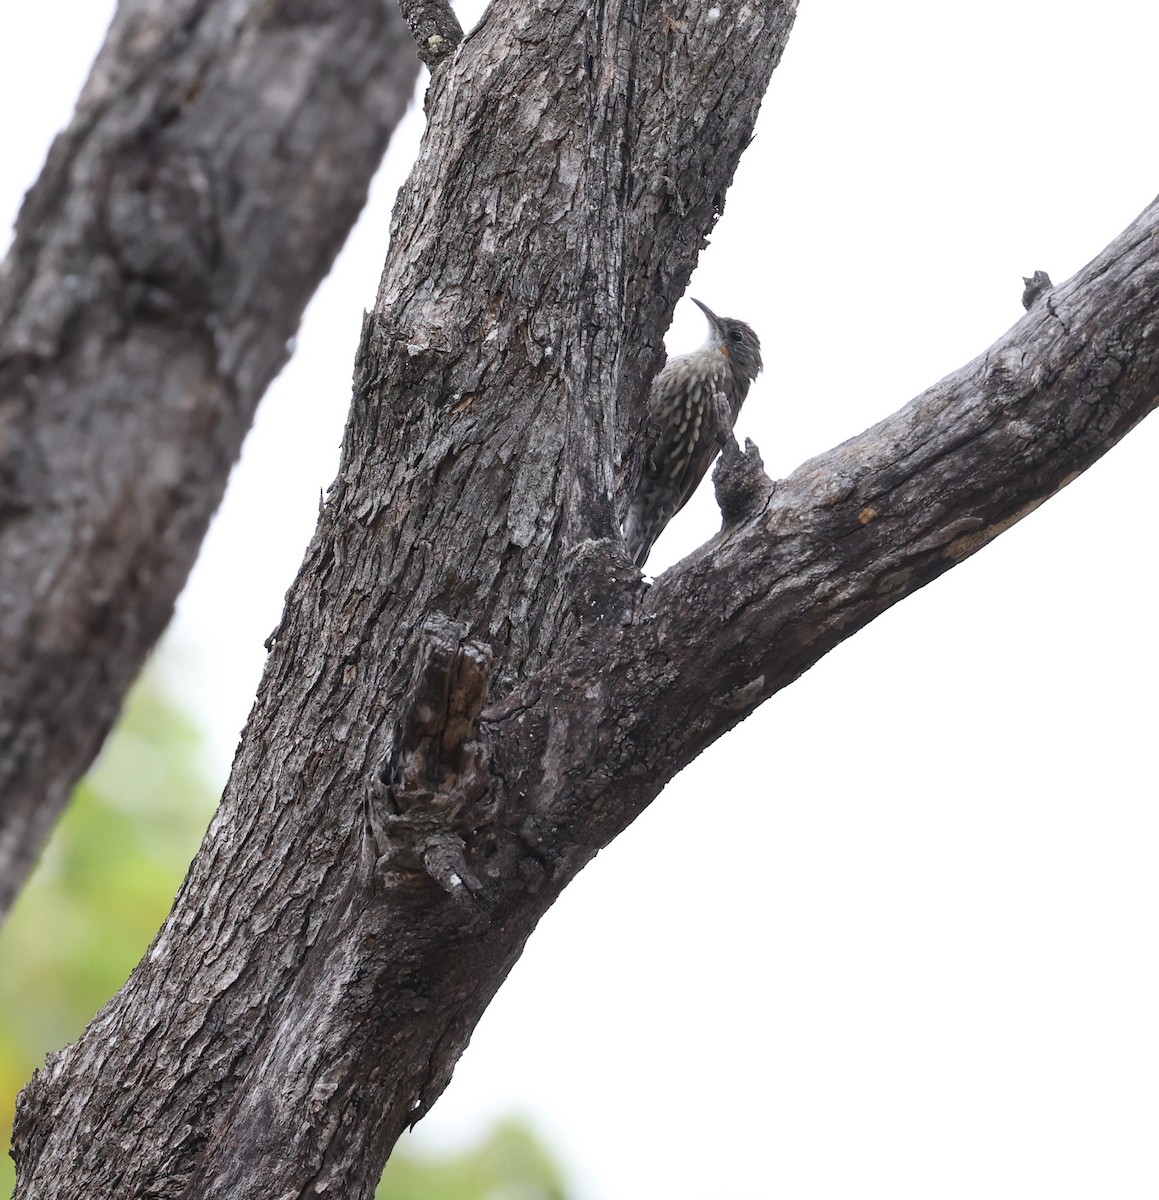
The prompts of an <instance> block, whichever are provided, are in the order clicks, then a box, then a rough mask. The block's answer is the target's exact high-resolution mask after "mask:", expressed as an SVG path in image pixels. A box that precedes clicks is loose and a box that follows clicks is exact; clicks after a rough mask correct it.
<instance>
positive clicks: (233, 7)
mask: <svg viewBox="0 0 1159 1200" xmlns="http://www.w3.org/2000/svg"><path fill="white" fill-rule="evenodd" d="M416 72H417V64H416V63H415V61H414V52H413V49H412V47H411V45H410V41H409V39H408V37H407V34H406V29H405V27H404V25H403V23H402V21H401V19H400V18H399V17H398V15H397V13H396V12H395V11H394V10H393V9H392V8H390V7H387V6H386V5H385V4H384V3H383V2H382V0H317V2H312V3H310V4H306V5H303V4H301V3H299V2H298V0H275V2H273V3H260V4H259V3H251V4H240V5H239V4H237V3H234V2H233V0H229V2H226V0H173V2H170V3H166V4H162V5H158V4H145V3H141V2H139V0H125V2H123V3H122V4H121V6H120V8H119V9H118V12H117V16H116V18H115V20H114V22H113V25H112V28H111V29H110V31H109V35H108V39H107V41H106V44H105V47H104V49H103V50H102V51H101V54H100V56H99V58H98V59H97V61H96V64H95V65H94V67H93V71H92V74H91V76H90V78H89V81H88V84H87V86H86V88H85V90H84V93H83V95H82V96H81V99H80V102H79V105H78V108H77V113H76V116H75V117H74V119H73V122H72V124H71V126H70V127H69V128H68V130H67V131H66V132H65V133H64V134H62V135H61V136H60V137H59V138H57V140H56V142H55V144H54V145H53V147H52V151H51V153H50V154H49V158H48V162H47V164H46V165H45V168H44V172H43V174H42V175H41V178H40V180H39V181H38V182H37V184H36V186H35V187H34V188H33V189H32V191H31V192H30V193H29V195H28V198H27V200H26V202H25V204H24V208H23V210H22V212H21V215H20V219H19V222H18V224H17V231H16V241H15V244H14V245H13V248H12V251H11V253H10V255H9V257H8V260H7V261H6V263H5V265H4V269H3V274H0V576H2V577H3V580H4V586H3V587H2V588H0V919H2V917H3V914H4V912H5V911H6V909H7V907H8V906H9V905H10V903H11V901H12V899H13V897H14V895H15V893H16V891H17V889H18V888H19V886H20V883H21V882H22V880H23V878H24V877H25V876H26V874H27V873H28V871H29V869H30V867H31V865H32V864H33V863H34V862H35V860H36V857H37V855H38V853H39V850H40V847H41V845H42V843H43V841H44V839H45V837H46V836H47V834H48V831H49V830H50V828H51V827H52V824H53V822H54V821H55V819H56V817H57V815H58V814H59V812H60V810H61V808H62V806H63V804H64V802H65V800H66V798H67V796H68V794H69V792H70V790H71V788H72V786H73V784H74V783H75V782H76V780H77V778H78V777H79V776H80V774H81V773H82V772H83V771H84V770H85V768H86V767H87V766H88V764H89V762H90V761H91V759H92V757H93V755H94V754H95V753H96V751H97V749H98V747H99V746H100V744H101V741H102V740H103V738H104V736H105V733H106V732H107V730H108V728H109V726H110V724H111V722H112V720H113V718H114V716H115V715H116V712H117V710H118V709H119V707H120V704H121V700H122V698H123V696H124V693H125V690H126V688H127V687H128V685H129V683H130V682H131V681H132V679H133V678H134V676H135V675H136V673H137V671H138V669H139V668H140V665H141V663H142V661H143V660H144V657H145V655H146V654H147V653H148V651H149V649H150V647H151V646H152V645H153V643H154V641H155V640H156V638H157V636H158V635H159V634H160V632H161V630H162V629H163V628H164V626H165V624H166V622H167V621H168V619H169V615H170V613H171V611H172V607H173V602H174V599H175V598H176V596H177V593H178V591H179V590H180V588H181V586H182V584H183V583H184V581H185V577H186V575H187V574H188V572H189V569H190V567H191V565H192V563H193V560H194V557H195V556H196V553H197V549H198V546H199V545H200V542H201V538H202V535H203V534H204V532H205V529H206V526H207V524H208V522H209V518H210V516H211V514H212V513H213V511H214V509H215V508H216V507H217V504H218V502H219V500H220V498H221V494H222V491H223V490H224V487H225V482H226V478H227V476H228V473H229V469H230V467H231V465H232V464H233V462H234V460H235V458H236V457H237V453H238V450H239V448H240V445H241V441H242V438H243V437H244V436H245V433H246V430H247V429H248V427H249V424H250V420H251V418H252V416H253V412H254V408H255V406H256V404H257V402H258V400H259V398H260V397H261V395H262V392H263V391H264V390H265V388H266V385H267V384H268V383H269V381H270V380H271V379H272V378H273V376H274V375H275V374H276V373H277V371H278V370H279V369H280V368H281V366H282V364H283V363H284V362H285V360H286V358H287V356H288V349H287V346H288V343H289V342H290V340H291V338H292V337H293V335H294V332H295V331H296V329H297V326H298V321H299V319H300V317H301V314H302V310H303V308H304V307H305V304H306V302H307V300H308V299H309V298H310V296H311V294H312V293H313V291H314V289H315V287H316V286H317V284H318V282H319V281H320V280H321V279H322V277H323V276H324V275H325V274H326V272H327V271H328V270H329V268H330V264H331V262H332V261H333V259H334V256H335V254H336V253H337V251H338V248H339V247H340V246H341V244H342V242H343V240H344V238H345V236H346V233H347V231H348V230H349V228H350V226H351V225H352V224H353V222H354V219H355V217H356V216H357V214H358V211H359V209H360V208H361V207H362V204H363V202H364V200H365V197H366V191H367V187H368V185H369V182H370V179H371V176H372V174H373V172H374V170H375V168H376V166H377V164H378V162H379V159H380V158H381V156H382V152H383V150H384V148H385V146H386V142H387V139H388V138H389V136H390V134H391V132H392V131H393V129H394V127H395V125H396V124H397V123H398V121H399V120H400V118H401V117H402V114H403V112H404V111H405V108H406V105H407V101H408V99H409V97H410V94H411V90H412V87H413V84H414V79H415V75H416Z"/></svg>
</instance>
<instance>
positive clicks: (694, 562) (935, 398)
mask: <svg viewBox="0 0 1159 1200" xmlns="http://www.w3.org/2000/svg"><path fill="white" fill-rule="evenodd" d="M1157 310H1159V199H1157V200H1156V201H1154V202H1153V203H1152V204H1151V205H1150V206H1149V207H1148V208H1147V209H1146V210H1145V211H1144V212H1143V213H1142V214H1141V215H1140V216H1139V218H1138V219H1137V220H1136V221H1135V222H1134V223H1133V224H1132V225H1131V226H1130V227H1129V228H1128V229H1127V230H1126V231H1124V233H1123V234H1122V235H1121V236H1120V237H1118V238H1117V239H1116V240H1115V241H1114V242H1113V243H1111V245H1109V246H1108V247H1107V248H1106V249H1105V250H1104V251H1103V252H1102V253H1101V254H1100V255H1099V256H1098V257H1097V258H1095V259H1094V260H1093V261H1092V262H1091V263H1089V264H1088V265H1087V266H1086V267H1085V268H1083V270H1082V271H1080V272H1079V273H1078V274H1077V275H1076V276H1075V277H1074V278H1073V279H1071V280H1069V281H1068V282H1066V283H1065V284H1062V285H1060V286H1059V287H1057V288H1054V290H1053V291H1052V292H1051V293H1050V295H1049V298H1048V299H1047V300H1046V301H1045V302H1044V303H1040V304H1036V305H1033V306H1032V308H1031V310H1030V311H1029V312H1028V313H1027V315H1026V316H1024V317H1023V318H1022V319H1021V320H1020V321H1019V322H1018V323H1017V324H1016V325H1015V326H1013V327H1012V328H1011V330H1010V331H1009V332H1008V333H1007V334H1006V335H1005V336H1004V337H1002V338H1000V339H999V340H998V341H997V342H996V343H995V344H994V345H993V346H991V347H990V349H989V350H988V351H986V352H985V353H984V354H982V355H979V356H978V357H977V358H975V359H974V360H973V361H972V362H970V363H967V364H966V365H965V366H963V367H962V368H960V369H959V370H958V371H956V372H954V373H953V374H951V375H949V376H947V377H946V378H945V379H943V380H941V381H940V382H939V383H937V384H935V385H934V386H933V387H932V388H930V389H929V390H928V391H926V392H924V393H923V394H922V395H920V396H918V397H917V398H916V399H915V400H913V401H911V403H909V404H908V405H906V406H905V407H904V408H902V409H901V410H899V411H898V412H897V413H895V414H894V415H893V416H891V417H888V418H887V419H886V420H884V421H882V422H880V423H879V424H878V425H875V426H873V427H872V428H871V429H868V430H866V431H865V433H863V434H861V435H860V436H859V437H856V438H852V439H851V440H849V441H847V442H845V443H843V444H842V445H840V446H838V447H836V448H835V449H833V450H831V451H829V452H828V453H826V454H823V455H820V456H819V457H817V458H814V459H812V460H811V461H809V462H807V463H805V464H804V465H803V466H801V467H800V468H799V469H798V470H797V471H795V472H794V473H793V474H792V475H791V476H789V478H788V479H785V480H782V481H781V482H780V483H778V484H777V487H776V490H775V492H773V493H772V494H771V495H770V494H769V493H767V492H763V491H760V490H759V489H758V490H757V494H758V497H759V503H758V504H756V505H755V506H754V507H753V508H751V509H750V512H749V516H748V519H747V520H746V521H745V523H744V524H743V525H740V526H733V527H731V528H730V527H729V522H728V521H727V519H726V528H725V529H724V531H722V532H721V533H720V534H719V535H718V536H717V537H716V538H714V539H713V540H712V541H711V542H709V543H707V544H706V545H705V546H704V547H702V548H701V549H700V550H699V551H697V552H696V553H695V554H693V555H691V556H689V557H688V558H687V559H685V560H684V561H683V562H681V563H678V564H677V565H676V566H674V567H673V568H672V569H671V570H669V571H667V572H665V574H663V575H662V576H661V577H660V578H659V579H658V580H657V581H656V583H655V584H654V586H653V587H652V588H651V589H650V590H649V591H648V592H647V594H646V595H645V596H644V598H643V600H642V603H641V604H640V605H639V608H638V611H637V612H636V614H635V615H634V617H633V619H632V620H631V621H630V622H623V621H616V622H609V623H608V624H607V625H606V626H605V628H604V631H603V637H601V638H599V639H593V638H588V639H585V640H584V641H582V642H579V643H577V644H576V645H575V646H573V648H572V650H571V651H570V653H568V654H566V655H563V656H561V659H560V661H559V662H558V663H553V664H551V665H549V666H547V667H545V668H544V669H543V670H542V671H541V672H539V673H537V674H536V675H535V676H533V677H532V678H531V679H529V680H528V681H527V683H526V684H525V685H524V686H523V687H522V688H519V689H516V690H515V691H514V692H512V693H511V695H509V696H508V697H507V698H506V699H504V700H503V701H502V702H500V703H499V704H498V705H495V706H494V707H493V708H492V709H490V710H488V711H487V712H486V713H484V722H485V729H486V733H487V736H488V738H489V740H490V743H491V745H492V753H493V757H494V764H495V768H494V769H495V771H496V774H497V775H498V776H500V777H501V778H503V779H504V780H505V781H506V784H507V786H508V787H509V788H518V790H519V792H520V793H521V794H524V793H525V794H527V795H528V796H530V797H534V799H532V800H531V804H532V806H533V807H534V809H535V810H536V811H535V815H534V817H533V818H532V824H533V826H534V829H535V843H536V846H537V849H538V851H539V852H540V853H541V854H543V855H544V856H545V857H547V858H548V859H550V860H551V861H554V862H561V863H563V862H568V861H573V860H576V859H580V860H586V857H587V856H588V855H590V854H591V853H594V852H595V851H596V850H598V849H599V848H601V847H602V846H604V845H606V844H607V843H608V842H609V841H610V840H611V839H612V838H613V837H615V836H616V834H617V833H619V832H620V831H621V830H622V829H624V828H625V827H626V826H627V825H628V824H630V822H631V821H632V820H633V819H634V818H635V817H636V816H638V815H639V813H640V812H641V811H642V809H643V808H644V807H645V806H646V805H647V804H648V802H649V801H650V800H652V799H653V798H654V797H655V796H656V795H657V794H658V793H659V792H660V790H661V789H662V788H663V786H664V784H665V783H667V781H668V780H669V779H670V778H671V777H672V776H673V775H675V774H676V773H677V772H678V771H680V770H681V769H682V768H683V767H685V766H686V765H688V763H690V762H691V761H692V759H694V758H695V757H696V756H697V755H698V754H699V753H700V752H701V751H702V750H704V749H705V748H706V747H707V746H708V745H710V744H711V743H712V742H714V741H715V740H716V739H717V738H719V737H720V736H721V735H722V734H723V733H725V732H726V731H727V730H729V729H731V728H732V727H733V726H734V725H736V724H738V723H739V722H740V721H742V720H743V719H744V718H745V717H746V716H747V715H748V714H749V713H751V712H752V711H753V710H754V709H755V708H756V707H757V706H758V705H759V704H761V703H762V702H763V701H764V700H767V699H768V698H769V697H770V696H772V695H774V694H775V693H776V692H778V691H780V690H781V688H783V687H785V686H787V685H788V684H790V683H792V682H793V681H794V680H795V679H797V678H798V677H799V676H800V675H802V674H803V673H804V672H805V671H806V670H808V669H809V667H811V666H812V665H813V664H814V663H816V662H817V661H818V660H819V659H820V658H821V657H822V656H823V655H825V654H827V653H828V652H829V651H830V650H831V649H833V647H834V646H836V645H838V644H839V643H840V642H842V641H844V640H845V639H846V638H848V637H850V636H851V635H852V634H854V633H856V632H857V631H858V630H859V629H861V628H862V627H863V626H865V625H866V624H868V622H869V621H871V620H872V619H873V618H874V617H876V616H878V615H879V614H880V613H882V612H884V611H885V610H886V609H887V608H890V607H891V606H892V605H894V604H896V603H897V602H898V601H899V600H902V599H904V598H905V597H906V596H908V595H911V594H912V593H913V592H915V591H917V590H918V589H919V588H921V587H923V586H925V584H927V583H929V582H930V581H931V580H933V579H936V578H937V577H938V576H939V575H941V574H942V573H943V572H944V571H946V570H948V569H949V568H951V567H953V566H955V565H957V564H958V563H960V562H962V561H963V560H964V559H966V558H968V557H969V556H970V555H972V554H974V553H976V552H977V551H978V550H980V549H981V548H982V547H983V546H985V545H986V544H987V543H988V542H990V541H991V540H993V539H994V538H995V537H997V536H998V535H999V534H1000V533H1002V532H1004V531H1005V530H1006V529H1009V528H1010V527H1011V526H1012V525H1014V524H1015V523H1016V522H1017V521H1019V520H1021V518H1022V517H1024V516H1026V515H1027V514H1028V513H1030V512H1032V511H1033V510H1034V509H1035V508H1037V507H1038V506H1039V505H1040V504H1042V503H1043V502H1044V501H1045V500H1046V499H1048V498H1049V497H1050V496H1051V495H1053V494H1054V493H1055V492H1057V491H1058V490H1059V489H1060V488H1062V487H1064V486H1065V485H1066V484H1067V483H1069V482H1070V481H1071V480H1073V479H1074V478H1075V477H1076V476H1078V475H1079V474H1080V473H1081V472H1082V471H1084V470H1086V468H1087V467H1089V466H1090V465H1091V464H1092V463H1093V462H1095V461H1096V460H1097V459H1098V458H1100V457H1101V456H1102V455H1103V454H1105V453H1106V452H1107V451H1108V450H1109V449H1111V447H1112V446H1114V445H1115V444H1116V443H1117V442H1118V441H1119V439H1120V438H1122V437H1123V436H1124V435H1125V434H1126V433H1127V432H1128V431H1129V430H1130V429H1132V428H1133V427H1134V426H1135V425H1136V424H1137V423H1138V422H1139V421H1141V420H1142V419H1143V417H1145V416H1146V415H1147V414H1148V413H1150V412H1151V411H1153V410H1154V408H1155V407H1156V406H1157V405H1159V324H1157V323H1156V320H1155V313H1156V311H1157ZM750 452H751V448H750ZM738 460H740V461H739V462H738ZM758 461H759V460H758ZM738 469H741V470H743V469H744V463H743V459H742V456H741V455H740V453H739V451H736V450H735V448H734V451H733V454H732V456H731V461H730V459H729V457H728V456H726V458H725V460H724V462H723V463H722V466H721V467H720V468H718V475H724V476H726V477H727V475H728V474H729V473H731V472H734V471H736V470H738ZM556 714H566V719H567V731H566V736H562V735H561V731H560V729H559V724H560V722H559V718H558V717H557V716H556ZM597 746H598V747H599V751H598V754H596V753H594V749H593V748H594V747H597ZM558 781H566V782H564V783H563V784H562V785H560V784H559V782H558Z"/></svg>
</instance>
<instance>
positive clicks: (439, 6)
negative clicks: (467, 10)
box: [400, 0, 463, 71]
mask: <svg viewBox="0 0 1159 1200" xmlns="http://www.w3.org/2000/svg"><path fill="white" fill-rule="evenodd" d="M400 7H401V8H402V15H403V16H404V17H405V18H406V23H407V25H409V26H410V31H411V34H412V35H413V36H414V40H415V46H416V48H417V50H418V56H419V58H421V59H422V60H423V62H424V63H425V64H426V66H428V67H429V68H430V69H431V70H432V71H434V70H436V69H437V68H438V66H439V64H440V63H441V62H443V61H444V59H446V58H447V56H448V55H450V54H452V53H453V52H454V50H455V47H456V46H458V44H459V43H460V42H461V41H462V40H463V27H462V25H460V24H459V18H458V17H456V16H455V13H454V10H453V9H452V8H451V6H450V4H448V3H447V0H402V4H401V6H400Z"/></svg>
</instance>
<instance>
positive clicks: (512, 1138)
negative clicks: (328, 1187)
mask: <svg viewBox="0 0 1159 1200" xmlns="http://www.w3.org/2000/svg"><path fill="white" fill-rule="evenodd" d="M374 1196H375V1200H566V1197H567V1191H566V1190H565V1188H564V1184H563V1180H562V1178H561V1176H560V1172H559V1168H558V1167H557V1166H556V1165H555V1163H554V1162H552V1160H551V1158H550V1157H549V1156H548V1154H547V1152H546V1150H544V1148H543V1146H542V1145H541V1144H540V1143H539V1141H538V1140H537V1139H536V1137H535V1134H534V1133H533V1132H532V1130H531V1128H530V1126H529V1125H527V1124H526V1122H523V1121H518V1120H514V1119H508V1120H506V1121H500V1122H499V1123H498V1124H496V1125H495V1127H494V1128H493V1129H492V1130H491V1132H490V1133H489V1134H488V1135H487V1136H486V1137H484V1138H483V1139H482V1140H481V1141H480V1142H479V1143H478V1145H476V1146H474V1147H473V1148H471V1149H469V1150H464V1151H461V1152H460V1153H458V1154H452V1155H448V1156H445V1157H438V1158H435V1157H431V1156H428V1155H426V1154H422V1153H419V1152H416V1151H415V1150H414V1149H413V1148H412V1147H411V1146H408V1145H407V1142H406V1139H405V1138H404V1139H403V1141H402V1142H401V1143H400V1145H399V1148H398V1149H397V1150H396V1151H395V1153H394V1154H393V1156H392V1157H391V1160H390V1162H388V1163H387V1164H386V1170H385V1171H384V1172H383V1175H382V1182H381V1183H380V1184H379V1185H378V1190H377V1191H376V1192H375V1193H374Z"/></svg>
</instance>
